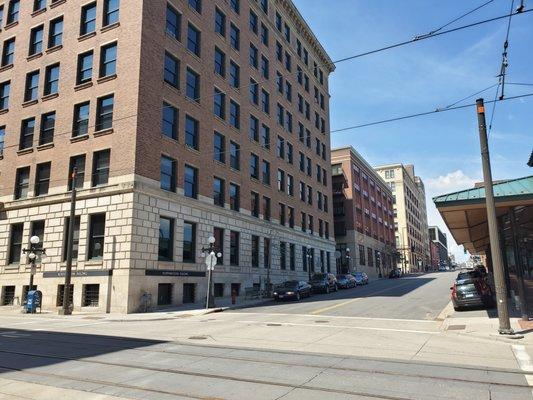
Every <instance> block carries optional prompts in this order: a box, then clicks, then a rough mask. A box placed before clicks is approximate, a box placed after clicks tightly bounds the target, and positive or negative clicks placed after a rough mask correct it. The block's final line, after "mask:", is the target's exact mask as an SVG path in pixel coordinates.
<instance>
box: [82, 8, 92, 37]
mask: <svg viewBox="0 0 533 400" xmlns="http://www.w3.org/2000/svg"><path fill="white" fill-rule="evenodd" d="M95 30H96V2H94V3H90V4H87V5H85V6H83V7H82V9H81V26H80V35H82V36H83V35H87V34H88V33H91V32H94V31H95Z"/></svg>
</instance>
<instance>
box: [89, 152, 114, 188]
mask: <svg viewBox="0 0 533 400" xmlns="http://www.w3.org/2000/svg"><path fill="white" fill-rule="evenodd" d="M110 156H111V150H102V151H97V152H95V153H94V155H93V176H92V186H93V187H95V186H99V185H107V182H108V180H109V161H110Z"/></svg>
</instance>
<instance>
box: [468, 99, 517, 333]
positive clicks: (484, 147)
mask: <svg viewBox="0 0 533 400" xmlns="http://www.w3.org/2000/svg"><path fill="white" fill-rule="evenodd" d="M476 110H477V119H478V125H479V142H480V145H481V162H482V165H483V179H484V185H485V202H486V206H487V221H488V225H489V236H490V252H491V256H492V269H493V274H494V284H495V286H496V303H497V307H498V318H499V325H500V326H499V332H500V334H501V335H514V331H513V330H512V329H511V321H510V319H509V310H508V308H507V285H506V283H505V274H504V270H503V260H502V252H501V248H500V235H499V232H498V221H497V219H496V206H495V204H494V190H493V187H492V185H493V182H492V171H491V167H490V155H489V144H488V139H487V123H486V119H485V104H484V102H483V99H478V100H476Z"/></svg>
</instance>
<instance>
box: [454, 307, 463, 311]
mask: <svg viewBox="0 0 533 400" xmlns="http://www.w3.org/2000/svg"><path fill="white" fill-rule="evenodd" d="M453 309H454V310H455V311H461V310H462V308H461V307H459V306H453Z"/></svg>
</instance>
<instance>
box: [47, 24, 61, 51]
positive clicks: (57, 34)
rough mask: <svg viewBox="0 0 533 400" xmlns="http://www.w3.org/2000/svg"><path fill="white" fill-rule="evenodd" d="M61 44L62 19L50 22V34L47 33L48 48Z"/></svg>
mask: <svg viewBox="0 0 533 400" xmlns="http://www.w3.org/2000/svg"><path fill="white" fill-rule="evenodd" d="M62 44H63V17H60V18H56V19H54V20H52V21H50V32H49V33H48V48H49V49H51V48H53V47H56V46H61V45H62Z"/></svg>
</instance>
